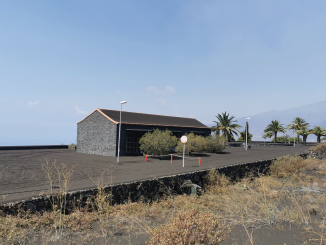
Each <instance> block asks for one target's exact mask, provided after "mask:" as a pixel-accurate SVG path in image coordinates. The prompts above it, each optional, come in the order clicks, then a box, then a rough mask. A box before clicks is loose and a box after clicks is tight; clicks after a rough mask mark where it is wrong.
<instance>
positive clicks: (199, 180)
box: [0, 154, 307, 215]
mask: <svg viewBox="0 0 326 245" xmlns="http://www.w3.org/2000/svg"><path fill="white" fill-rule="evenodd" d="M301 156H302V157H306V156H307V154H301ZM275 159H276V158H273V159H267V160H261V161H256V162H248V163H242V164H236V165H231V166H226V167H221V168H216V170H217V171H218V172H219V173H220V174H224V175H226V176H228V177H230V179H231V180H232V181H235V180H239V179H241V178H243V177H245V176H246V175H247V174H248V173H252V174H253V175H254V176H258V174H261V173H265V172H266V171H268V170H269V166H270V165H271V164H272V162H273V160H275ZM209 172H210V170H201V171H195V172H189V173H184V174H178V175H171V176H164V177H160V178H157V179H151V180H143V181H135V182H131V183H123V184H117V185H112V186H106V187H105V188H104V190H105V192H106V193H108V194H109V196H110V199H111V201H112V204H121V203H125V202H128V201H132V202H136V201H143V202H152V201H157V200H159V199H160V198H161V197H163V196H166V195H178V194H183V193H190V188H189V187H185V188H181V185H182V184H183V182H184V181H185V180H191V182H192V183H194V184H197V185H199V186H200V187H202V189H203V190H204V191H205V186H206V176H207V174H208V173H209ZM97 193H98V189H97V188H93V189H86V190H79V191H72V192H69V193H68V194H67V196H66V200H67V201H66V204H65V210H66V213H69V212H70V211H72V210H73V208H74V207H76V206H77V207H78V206H79V207H86V208H87V206H89V208H92V203H93V201H94V199H95V197H96V195H97ZM58 201H59V197H58V196H56V195H53V196H40V197H37V198H31V199H28V200H22V201H18V202H13V203H8V204H4V205H0V212H2V213H5V214H13V215H15V214H17V213H18V212H21V211H27V210H30V211H31V212H44V211H47V210H52V203H58Z"/></svg>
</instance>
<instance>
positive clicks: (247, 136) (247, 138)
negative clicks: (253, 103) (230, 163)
mask: <svg viewBox="0 0 326 245" xmlns="http://www.w3.org/2000/svg"><path fill="white" fill-rule="evenodd" d="M246 119H247V122H246V150H248V120H249V119H250V117H247V118H246Z"/></svg>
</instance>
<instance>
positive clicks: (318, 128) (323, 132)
mask: <svg viewBox="0 0 326 245" xmlns="http://www.w3.org/2000/svg"><path fill="white" fill-rule="evenodd" d="M312 130H313V134H314V135H316V136H317V143H320V138H321V136H326V130H325V129H324V128H323V127H321V126H315V127H314V128H313V129H312Z"/></svg>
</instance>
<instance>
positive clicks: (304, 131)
mask: <svg viewBox="0 0 326 245" xmlns="http://www.w3.org/2000/svg"><path fill="white" fill-rule="evenodd" d="M297 133H298V134H299V135H302V138H303V144H304V145H305V144H306V141H307V137H308V135H309V134H313V133H314V131H313V129H308V128H307V127H301V128H300V130H297Z"/></svg>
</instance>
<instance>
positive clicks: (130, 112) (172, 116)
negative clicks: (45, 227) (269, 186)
mask: <svg viewBox="0 0 326 245" xmlns="http://www.w3.org/2000/svg"><path fill="white" fill-rule="evenodd" d="M98 109H99V110H107V111H120V110H110V109H100V108H98ZM122 112H129V113H135V114H144V115H153V116H161V117H176V118H187V119H194V120H197V119H196V118H193V117H177V116H167V115H158V114H151V113H141V112H132V111H122ZM197 121H198V120H197Z"/></svg>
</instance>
